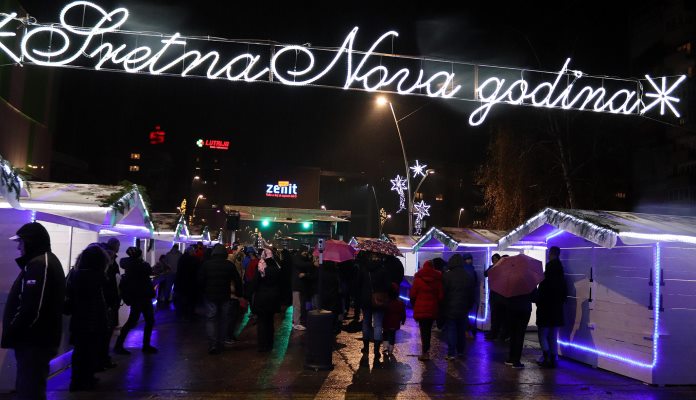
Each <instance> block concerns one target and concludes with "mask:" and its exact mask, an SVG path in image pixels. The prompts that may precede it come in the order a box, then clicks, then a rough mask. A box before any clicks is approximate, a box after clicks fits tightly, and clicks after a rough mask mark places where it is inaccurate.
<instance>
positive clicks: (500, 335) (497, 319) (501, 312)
mask: <svg viewBox="0 0 696 400" xmlns="http://www.w3.org/2000/svg"><path fill="white" fill-rule="evenodd" d="M500 259H501V257H500V254H498V253H496V254H493V256H492V257H491V265H490V267H488V268H487V269H486V271H485V272H484V274H483V276H484V277H488V271H490V269H491V268H493V266H494V265H495V264H496V263H497V262H498V261H500ZM488 305H489V307H490V310H491V329H490V331H488V333H486V336H485V338H486V340H497V339H502V340H505V339H507V337H508V332H507V331H508V329H507V324H505V320H506V317H507V310H506V309H505V297H503V296H501V295H500V294H498V292H496V291H494V290H491V291H490V293H489V296H488Z"/></svg>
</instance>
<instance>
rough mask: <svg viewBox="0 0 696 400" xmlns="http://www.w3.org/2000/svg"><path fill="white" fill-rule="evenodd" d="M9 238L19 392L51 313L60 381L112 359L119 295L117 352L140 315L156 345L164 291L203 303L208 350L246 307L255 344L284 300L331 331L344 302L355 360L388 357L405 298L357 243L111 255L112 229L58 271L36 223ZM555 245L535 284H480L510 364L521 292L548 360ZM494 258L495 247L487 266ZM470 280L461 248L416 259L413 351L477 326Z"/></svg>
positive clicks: (186, 310) (559, 288)
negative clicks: (328, 253)
mask: <svg viewBox="0 0 696 400" xmlns="http://www.w3.org/2000/svg"><path fill="white" fill-rule="evenodd" d="M13 239H14V240H16V241H17V242H18V249H19V251H20V254H21V257H20V258H18V259H17V263H18V265H19V267H20V274H19V276H18V278H17V280H16V281H15V283H14V285H13V287H12V289H11V292H10V295H9V297H8V301H7V305H6V308H5V313H4V317H3V333H2V347H4V348H13V349H15V355H16V359H17V369H18V372H17V382H16V386H17V392H18V394H19V395H20V398H45V397H44V396H45V387H46V378H47V375H48V362H49V361H50V360H51V358H52V357H53V356H55V354H56V351H57V348H58V346H59V344H60V340H61V334H62V316H61V315H62V314H65V315H69V316H70V325H69V329H70V343H71V344H72V345H73V346H74V350H73V354H72V376H71V383H70V390H71V391H81V390H91V389H94V388H95V385H96V384H97V382H98V378H96V376H95V374H96V373H98V372H102V371H105V370H107V369H110V368H114V367H115V366H116V364H115V363H114V362H113V360H112V359H111V357H110V353H111V352H110V343H111V339H112V336H113V333H114V330H115V329H116V328H117V327H118V326H119V308H120V307H121V305H122V304H126V305H128V306H130V314H129V317H128V319H127V321H125V323H124V324H123V326H122V327H121V329H120V332H119V335H118V337H117V339H116V342H115V345H114V347H113V353H115V354H119V355H124V356H127V355H129V354H131V352H130V350H128V349H126V347H125V343H126V338H127V337H128V334H129V332H130V331H131V330H132V329H133V328H134V327H135V326H136V325H137V323H138V322H139V320H140V317H141V316H142V317H143V319H144V321H145V326H144V331H143V339H142V347H141V349H142V352H143V353H144V354H156V353H157V352H158V349H157V348H155V347H154V346H152V344H151V341H150V339H151V335H152V330H153V327H154V324H155V318H154V316H155V306H154V304H155V303H156V302H155V301H154V300H155V299H156V300H157V302H158V304H163V305H168V304H169V303H170V302H173V305H174V307H175V310H176V315H177V317H178V318H181V319H183V320H186V321H188V320H192V319H195V318H196V315H197V313H196V310H197V309H200V308H199V307H202V308H203V309H204V314H205V318H206V320H205V329H206V334H207V337H208V353H209V354H211V355H216V354H220V353H221V352H222V351H223V350H224V349H225V347H226V346H231V345H234V343H235V342H236V341H237V340H238V334H239V330H240V328H241V327H242V326H241V323H242V320H243V317H244V316H245V315H247V314H248V315H249V320H250V321H251V324H252V325H253V324H255V325H256V329H257V346H258V351H259V352H269V351H271V350H272V349H273V342H274V334H275V327H274V316H275V314H277V313H279V312H280V311H281V310H282V309H283V307H288V306H293V315H292V324H293V329H294V330H295V331H303V330H305V329H306V327H305V326H306V323H307V318H308V311H310V310H312V309H322V310H327V311H330V312H331V313H332V314H333V316H334V334H338V333H339V332H340V330H341V327H342V325H343V324H342V322H343V321H344V320H346V319H348V317H349V312H350V310H351V309H352V310H353V313H352V319H353V322H354V323H355V324H361V326H362V341H363V348H362V353H363V357H362V359H361V362H362V363H368V362H369V355H370V345H371V344H372V353H373V354H374V357H373V361H374V362H380V361H381V358H382V356H383V355H384V357H393V356H394V346H395V344H396V333H397V331H398V330H399V329H400V327H401V326H402V325H403V324H404V323H405V322H406V305H405V303H404V302H403V301H402V300H401V298H400V293H401V288H402V282H403V281H404V267H403V265H402V263H401V261H400V260H399V259H398V258H397V257H395V256H391V255H384V254H381V253H375V252H359V253H358V255H357V257H356V258H355V259H354V260H348V261H346V262H341V263H336V262H332V261H325V262H323V263H321V265H320V260H319V258H318V257H317V256H316V255H315V254H312V253H310V250H309V248H307V247H300V248H299V249H297V250H293V251H290V250H287V249H283V250H278V249H275V248H273V247H272V246H268V245H266V246H262V248H255V247H252V246H244V245H241V244H239V243H233V244H232V246H229V247H226V246H224V245H222V244H216V245H214V246H213V247H210V248H206V247H204V246H203V244H202V243H200V242H199V243H198V244H196V245H192V246H190V247H188V248H187V249H186V250H185V251H184V252H183V253H182V252H181V251H180V250H179V247H178V246H177V245H174V246H173V247H172V248H171V250H170V251H169V252H168V253H167V254H165V255H162V256H161V257H160V258H159V261H158V263H157V264H155V267H154V268H153V267H151V266H150V265H149V264H148V263H147V262H146V261H145V260H143V253H142V250H141V249H140V248H138V247H129V248H128V249H127V250H126V252H125V254H126V256H125V257H123V258H121V259H120V260H119V259H118V257H119V251H120V242H119V241H118V240H117V239H115V238H112V239H109V240H108V241H107V242H105V243H92V244H90V245H89V246H87V247H86V248H85V249H84V250H83V251H82V252H81V254H80V255H79V256H78V257H77V260H76V262H75V265H74V266H72V268H70V271H69V273H68V274H67V277H65V276H64V274H63V268H62V266H61V264H60V261H59V260H58V258H57V257H56V256H55V255H54V254H53V253H51V247H50V237H49V235H48V232H47V231H46V229H45V228H44V227H43V226H42V225H41V224H39V223H35V222H34V223H30V224H26V225H24V226H23V227H22V228H20V229H19V231H18V232H17V235H16V236H15V237H13ZM559 256H560V250H559V249H558V248H557V247H551V248H550V250H549V254H548V257H549V263H548V264H547V266H546V269H545V273H544V275H545V279H544V280H543V281H542V282H541V284H540V285H539V287H538V289H536V290H535V291H533V292H531V293H529V294H526V295H523V296H516V297H503V296H501V295H500V294H498V293H495V292H493V291H492V292H491V293H490V307H491V308H490V310H491V329H490V331H489V332H488V333H487V334H486V339H488V340H502V341H509V342H510V350H509V357H508V360H507V361H506V364H508V365H510V366H512V367H513V368H523V367H524V365H523V364H522V363H521V354H522V345H523V341H524V335H525V332H526V327H527V324H528V322H529V319H530V315H531V310H532V306H531V304H532V302H536V304H537V326H538V327H539V331H538V335H539V342H540V344H541V347H542V350H543V357H542V358H541V359H540V360H539V361H538V362H539V364H540V365H541V366H542V367H546V368H555V367H556V366H557V353H558V352H557V346H558V344H557V336H558V329H559V327H561V326H563V323H564V321H563V302H564V301H565V299H566V296H567V292H566V283H565V277H564V273H563V266H562V264H561V262H560V260H559ZM503 257H505V256H503ZM500 259H501V257H500V256H499V255H498V254H495V255H494V256H493V257H492V260H491V262H492V265H491V267H492V266H493V265H495V263H497V262H498V261H499V260H500ZM487 272H488V270H486V273H487ZM486 273H484V276H485V275H486ZM479 286H480V285H479V282H478V277H477V273H476V271H475V270H474V266H473V257H472V256H471V254H464V255H461V254H453V255H452V256H451V257H450V258H449V260H448V261H445V260H443V259H442V258H435V259H433V260H429V261H426V262H425V263H424V264H423V266H422V268H421V269H420V270H419V271H418V272H417V273H416V274H415V276H414V279H413V284H412V286H411V288H410V292H409V293H408V295H409V298H410V304H411V306H412V307H413V318H414V319H415V320H416V321H417V322H418V326H419V330H420V338H421V346H422V352H421V354H420V356H419V360H421V361H424V362H426V361H428V360H430V343H431V337H432V332H433V331H434V330H436V329H437V330H444V337H445V339H446V343H447V355H446V359H447V360H450V361H452V360H456V359H457V358H458V357H462V356H463V355H464V350H465V346H466V339H467V337H471V336H472V335H473V333H474V332H475V330H476V328H475V326H474V324H471V319H470V316H471V315H474V316H475V315H477V312H476V311H477V307H478V304H479V293H478V290H479ZM361 318H362V320H361ZM360 321H361V322H360ZM384 341H386V345H385V348H384V352H383V353H382V343H383V342H384ZM24 395H26V396H25V397H22V396H24Z"/></svg>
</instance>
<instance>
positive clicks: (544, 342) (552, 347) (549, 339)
mask: <svg viewBox="0 0 696 400" xmlns="http://www.w3.org/2000/svg"><path fill="white" fill-rule="evenodd" d="M560 255H561V249H560V248H558V247H556V246H551V248H550V249H549V262H548V263H547V264H546V268H545V269H544V280H543V281H541V283H540V284H539V289H538V291H537V293H536V304H537V311H536V324H537V327H539V331H538V334H539V344H541V349H542V352H543V359H541V360H540V361H539V365H541V366H542V367H544V368H556V367H557V366H558V361H557V359H556V358H557V356H558V329H559V328H560V327H562V326H563V325H564V322H565V321H564V316H563V303H565V301H566V299H567V297H568V287H567V285H566V281H565V274H564V272H563V264H561V260H560V259H559V257H560Z"/></svg>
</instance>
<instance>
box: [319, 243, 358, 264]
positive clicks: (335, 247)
mask: <svg viewBox="0 0 696 400" xmlns="http://www.w3.org/2000/svg"><path fill="white" fill-rule="evenodd" d="M313 254H314V256H315V257H319V249H318V248H314V253H313ZM354 258H355V249H354V248H353V247H351V246H350V245H349V244H348V243H346V242H344V241H341V240H325V241H324V261H334V262H337V263H340V262H344V261H348V260H352V259H354Z"/></svg>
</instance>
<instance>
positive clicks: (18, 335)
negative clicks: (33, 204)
mask: <svg viewBox="0 0 696 400" xmlns="http://www.w3.org/2000/svg"><path fill="white" fill-rule="evenodd" d="M10 240H14V241H16V242H17V249H18V250H19V253H20V257H19V258H17V259H16V260H15V261H16V262H17V266H18V267H19V274H18V275H17V278H16V279H15V281H14V283H13V284H12V287H11V288H10V292H9V294H8V296H7V303H6V304H5V310H4V313H3V319H2V340H1V345H2V348H5V349H14V353H15V359H16V360H17V378H16V381H15V390H16V391H17V398H18V399H45V398H46V380H47V379H48V364H49V362H50V361H51V358H53V357H54V356H55V355H56V353H57V352H58V346H59V345H60V339H61V335H62V331H63V317H62V314H63V301H64V298H65V274H64V273H63V266H62V265H61V263H60V261H59V260H58V257H56V256H55V254H53V253H52V252H51V238H50V236H49V235H48V231H46V228H44V227H43V225H41V224H39V223H38V222H32V223H28V224H25V225H23V226H22V227H21V228H19V230H18V231H17V234H16V235H15V236H13V237H11V238H10Z"/></svg>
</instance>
